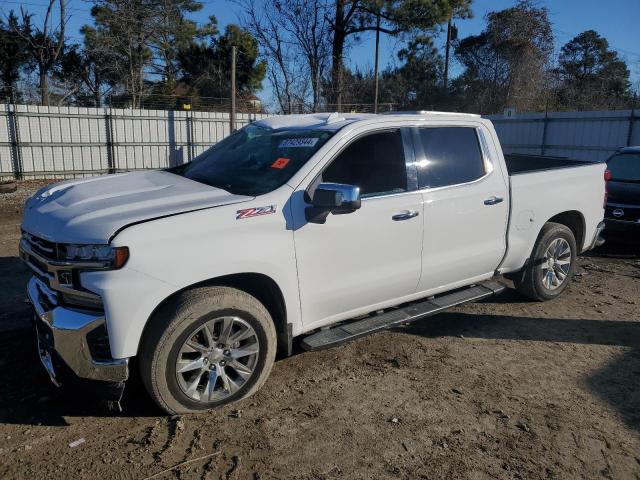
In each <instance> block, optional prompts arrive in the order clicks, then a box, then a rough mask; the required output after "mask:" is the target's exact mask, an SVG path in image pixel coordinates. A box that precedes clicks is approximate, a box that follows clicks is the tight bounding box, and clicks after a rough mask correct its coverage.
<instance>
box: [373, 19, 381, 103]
mask: <svg viewBox="0 0 640 480" xmlns="http://www.w3.org/2000/svg"><path fill="white" fill-rule="evenodd" d="M379 50H380V12H378V14H377V15H376V60H375V67H374V71H373V76H374V77H375V82H376V88H375V94H374V99H373V113H378V57H379Z"/></svg>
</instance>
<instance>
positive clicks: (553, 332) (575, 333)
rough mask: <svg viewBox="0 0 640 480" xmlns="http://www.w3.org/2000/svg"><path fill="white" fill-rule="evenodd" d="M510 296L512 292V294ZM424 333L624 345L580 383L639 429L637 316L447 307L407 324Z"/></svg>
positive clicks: (412, 331) (413, 331)
mask: <svg viewBox="0 0 640 480" xmlns="http://www.w3.org/2000/svg"><path fill="white" fill-rule="evenodd" d="M509 294H510V292H509V293H507V295H509ZM514 295H515V294H514ZM404 331H405V332H406V333H410V334H413V335H420V336H423V337H428V338H437V337H449V336H460V335H462V336H464V337H465V338H471V339H473V338H480V339H499V340H517V341H522V340H525V341H538V342H566V343H573V344H588V345H612V346H620V347H628V348H629V350H628V351H626V352H624V353H623V354H622V355H621V356H619V357H617V358H616V359H615V360H614V361H613V362H611V363H609V364H607V365H606V366H605V367H604V368H603V369H601V370H599V371H598V372H596V373H595V374H593V375H591V376H590V377H588V378H586V379H585V384H586V386H587V387H588V388H589V389H590V390H591V391H592V392H593V393H595V394H596V395H597V396H598V397H600V398H602V399H603V400H605V401H606V402H608V403H609V404H610V405H612V406H613V407H614V408H615V409H616V410H617V411H618V413H619V414H620V415H621V417H622V418H623V419H624V420H625V422H626V423H627V424H628V425H630V426H631V427H632V428H634V429H636V430H638V431H640V321H638V320H637V319H634V321H630V320H623V319H619V320H580V319H578V320H571V319H553V318H530V317H511V316H499V315H471V314H466V313H454V312H450V313H449V312H447V313H442V314H440V315H437V316H435V317H432V318H430V319H428V320H426V321H422V322H416V323H414V324H411V325H409V326H407V327H406V328H405V329H404Z"/></svg>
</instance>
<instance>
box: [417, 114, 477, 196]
mask: <svg viewBox="0 0 640 480" xmlns="http://www.w3.org/2000/svg"><path fill="white" fill-rule="evenodd" d="M418 138H419V140H420V145H419V147H420V146H422V150H423V153H424V155H423V158H422V159H421V160H418V162H417V165H418V181H419V183H420V188H426V187H429V188H436V187H445V186H447V185H458V184H460V183H467V182H472V181H473V180H477V179H478V178H480V177H482V176H484V174H485V167H484V161H483V159H482V153H481V151H480V144H479V143H478V135H477V133H476V129H475V128H471V127H428V128H420V129H418Z"/></svg>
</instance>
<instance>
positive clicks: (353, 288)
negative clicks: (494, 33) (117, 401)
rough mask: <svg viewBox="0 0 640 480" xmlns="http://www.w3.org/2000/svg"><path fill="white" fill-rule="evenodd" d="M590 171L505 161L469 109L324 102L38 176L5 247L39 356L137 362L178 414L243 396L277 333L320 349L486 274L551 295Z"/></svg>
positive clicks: (486, 289) (551, 162) (475, 289)
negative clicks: (158, 162)
mask: <svg viewBox="0 0 640 480" xmlns="http://www.w3.org/2000/svg"><path fill="white" fill-rule="evenodd" d="M604 172H605V165H604V164H593V163H585V162H577V161H570V160H566V159H558V158H547V157H538V158H536V157H532V156H529V157H528V156H517V155H514V156H507V158H506V159H505V155H503V152H502V150H501V147H500V144H499V141H498V138H497V136H496V132H495V130H494V129H493V126H492V124H491V122H489V121H488V120H484V119H482V118H480V117H478V116H475V115H465V114H449V113H437V112H416V113H398V114H391V115H364V114H357V115H356V114H344V115H341V114H335V113H334V114H314V115H296V116H282V117H275V118H269V119H266V120H260V121H257V122H255V123H252V124H250V125H248V126H246V127H244V128H242V129H241V130H239V131H237V132H235V133H234V134H232V135H231V136H229V137H228V138H226V139H225V140H223V141H221V142H219V143H218V144H216V145H215V146H213V147H212V148H210V149H209V150H207V151H205V152H204V153H203V154H202V155H200V156H199V157H198V158H197V159H196V160H194V161H193V162H191V163H188V164H185V165H181V166H178V167H175V168H170V169H167V170H152V171H140V172H132V173H123V174H115V175H107V176H101V177H94V178H89V179H83V180H73V181H67V182H62V183H58V184H55V185H53V186H48V187H45V188H43V189H41V190H40V191H39V192H37V193H36V194H35V195H34V196H33V197H32V198H30V199H29V200H28V202H27V204H26V208H25V214H24V220H23V224H22V229H23V236H22V239H21V242H20V251H21V256H22V258H23V260H24V261H25V262H26V264H27V265H28V266H29V267H30V268H31V270H32V271H33V273H34V275H33V277H32V278H31V280H30V281H29V284H28V297H29V299H30V302H31V303H32V304H33V306H34V309H35V312H36V315H35V316H34V323H35V324H36V327H37V328H36V331H37V335H38V342H39V351H40V357H41V360H42V363H43V365H44V366H45V368H46V369H47V371H48V373H49V374H50V376H51V378H52V380H53V381H54V382H55V383H59V382H60V376H61V375H63V374H65V373H64V372H69V371H70V372H72V373H73V374H74V375H75V376H76V377H81V378H84V379H90V380H97V381H100V382H106V383H107V384H108V385H109V386H111V387H114V388H113V389H112V391H115V392H116V397H117V398H119V395H121V392H122V389H123V388H124V382H125V380H127V379H128V377H129V367H130V360H131V359H132V358H134V357H137V362H136V363H135V364H136V366H137V367H139V369H140V374H141V377H142V380H143V382H144V384H145V386H146V388H147V389H148V391H149V393H150V395H151V396H152V397H153V399H154V400H155V401H156V402H157V404H158V405H159V406H160V407H161V408H162V409H164V410H165V411H166V412H169V413H186V412H194V411H198V410H203V409H209V408H213V407H216V406H218V405H221V404H224V403H227V402H230V401H233V400H238V399H240V398H244V397H247V396H248V395H250V394H252V393H253V392H255V391H256V390H257V389H258V388H259V387H260V386H261V385H262V384H263V383H264V382H265V380H266V378H267V376H268V375H269V372H270V370H271V367H272V365H273V363H274V360H275V358H276V350H277V349H280V351H282V352H284V354H290V353H291V348H292V341H293V339H294V338H296V337H304V338H302V339H301V340H299V342H300V344H301V345H302V347H303V348H304V349H307V350H314V349H320V348H326V347H330V346H334V345H338V344H341V343H343V342H345V341H348V340H351V339H354V338H357V337H360V336H362V335H366V334H368V333H372V332H375V331H378V330H381V329H385V328H389V327H391V326H394V325H398V324H404V323H407V322H410V321H412V320H416V319H419V318H423V317H426V316H428V315H432V314H434V313H437V312H439V311H442V310H443V309H446V308H449V307H451V306H453V305H458V304H461V303H464V302H469V301H474V300H478V299H481V298H484V297H487V296H489V295H493V294H495V293H498V292H500V291H501V290H503V289H504V286H503V285H502V284H501V283H500V282H499V281H498V280H499V279H500V277H501V276H502V275H507V276H508V277H509V278H511V279H512V280H513V281H514V283H515V285H516V288H517V289H518V290H519V291H521V292H522V293H523V294H525V295H526V296H528V297H530V298H532V299H535V300H550V299H553V298H555V297H557V296H558V295H560V294H561V293H562V291H563V290H564V289H565V288H566V286H567V284H568V282H569V281H570V279H571V277H572V273H573V268H574V262H575V258H576V255H577V254H579V253H581V252H584V251H586V250H588V249H590V248H592V247H593V246H594V245H596V244H597V243H598V242H599V234H600V232H601V230H602V229H603V228H604V223H603V222H602V220H603V212H604V209H603V202H604V200H605V196H606V193H605V191H606V185H605V175H604ZM100 382H98V383H100ZM94 383H95V382H94Z"/></svg>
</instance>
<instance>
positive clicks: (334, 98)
mask: <svg viewBox="0 0 640 480" xmlns="http://www.w3.org/2000/svg"><path fill="white" fill-rule="evenodd" d="M344 4H345V0H336V17H335V28H334V32H333V45H332V49H331V62H332V63H331V95H330V97H329V98H330V99H331V101H330V102H329V103H335V104H336V105H337V109H338V110H340V109H341V107H342V69H343V64H342V55H343V53H344V42H345V38H346V31H345V27H346V26H345V24H344Z"/></svg>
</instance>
